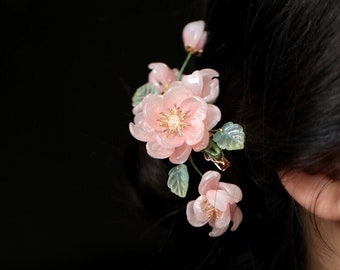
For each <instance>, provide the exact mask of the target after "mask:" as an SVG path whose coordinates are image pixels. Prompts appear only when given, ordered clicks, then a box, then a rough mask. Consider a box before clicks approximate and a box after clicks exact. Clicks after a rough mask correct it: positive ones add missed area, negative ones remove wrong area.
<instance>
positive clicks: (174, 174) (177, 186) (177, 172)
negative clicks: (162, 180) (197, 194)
mask: <svg viewBox="0 0 340 270" xmlns="http://www.w3.org/2000/svg"><path fill="white" fill-rule="evenodd" d="M168 175H169V178H168V187H169V188H170V190H171V191H172V193H175V194H176V195H178V196H179V197H182V198H184V197H185V196H186V195H187V191H188V187H189V173H188V168H187V166H186V165H185V164H180V165H178V166H176V167H174V168H172V169H171V170H170V171H169V173H168Z"/></svg>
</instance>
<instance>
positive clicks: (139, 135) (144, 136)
mask: <svg viewBox="0 0 340 270" xmlns="http://www.w3.org/2000/svg"><path fill="white" fill-rule="evenodd" d="M129 130H130V133H131V135H132V136H133V137H134V138H136V139H137V140H139V141H142V142H147V141H149V140H150V139H151V138H152V134H150V133H149V132H146V131H145V130H144V129H143V128H141V127H140V126H138V125H135V124H133V123H130V124H129Z"/></svg>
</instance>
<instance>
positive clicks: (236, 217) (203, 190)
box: [186, 171, 243, 237]
mask: <svg viewBox="0 0 340 270" xmlns="http://www.w3.org/2000/svg"><path fill="white" fill-rule="evenodd" d="M220 178H221V175H220V173H218V172H216V171H208V172H206V173H205V174H203V176H202V180H201V182H200V184H199V186H198V191H199V194H200V196H199V197H198V198H197V199H196V200H193V201H190V202H189V203H188V204H187V209H186V214H187V218H188V221H189V223H190V224H191V225H192V226H194V227H201V226H203V225H205V224H207V223H208V224H209V225H210V226H211V227H212V231H211V232H210V233H209V236H212V237H216V236H220V235H222V234H223V233H224V232H225V231H226V230H227V229H228V227H229V224H230V222H231V221H232V222H233V225H232V227H231V230H232V231H234V230H236V229H237V228H238V226H239V225H240V223H241V221H242V218H243V216H242V212H241V210H240V208H239V207H238V206H237V204H236V203H238V202H239V201H240V200H241V199H242V191H241V189H240V188H239V187H238V186H236V185H234V184H230V183H223V182H219V180H220Z"/></svg>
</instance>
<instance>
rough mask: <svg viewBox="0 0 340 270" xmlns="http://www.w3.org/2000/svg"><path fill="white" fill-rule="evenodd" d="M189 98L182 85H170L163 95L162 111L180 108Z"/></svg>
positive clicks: (186, 90)
mask: <svg viewBox="0 0 340 270" xmlns="http://www.w3.org/2000/svg"><path fill="white" fill-rule="evenodd" d="M190 96H191V92H190V90H189V89H187V88H185V87H184V86H183V84H175V85H171V87H170V88H169V89H168V91H166V92H165V93H164V95H163V104H162V110H163V111H164V112H166V110H168V109H173V108H174V106H180V105H181V104H182V102H183V101H184V100H186V99H187V98H188V97H190Z"/></svg>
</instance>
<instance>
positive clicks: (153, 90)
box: [132, 83, 158, 107]
mask: <svg viewBox="0 0 340 270" xmlns="http://www.w3.org/2000/svg"><path fill="white" fill-rule="evenodd" d="M148 94H158V89H157V87H156V85H154V84H153V83H145V84H143V85H142V86H140V87H138V88H137V90H136V92H135V94H134V95H133V97H132V106H133V107H135V106H137V105H138V104H139V103H140V102H141V101H142V100H143V98H145V97H146V96H147V95H148Z"/></svg>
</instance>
